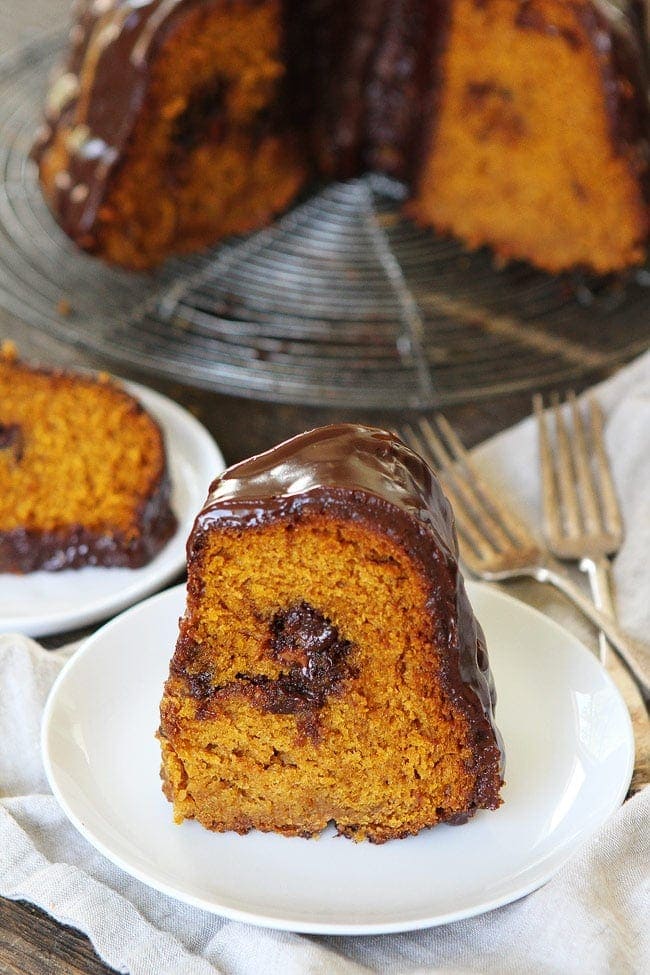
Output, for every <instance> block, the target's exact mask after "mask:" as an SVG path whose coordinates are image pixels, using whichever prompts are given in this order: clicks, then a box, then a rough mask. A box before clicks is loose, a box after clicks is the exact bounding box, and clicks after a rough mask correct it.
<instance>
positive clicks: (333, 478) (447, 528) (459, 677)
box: [188, 424, 503, 806]
mask: <svg viewBox="0 0 650 975" xmlns="http://www.w3.org/2000/svg"><path fill="white" fill-rule="evenodd" d="M313 516H326V517H327V516H330V517H332V518H335V519H341V520H348V521H352V522H355V523H358V524H361V525H363V526H364V527H366V528H367V529H368V530H369V531H371V532H375V533H377V532H378V533H383V534H385V535H386V536H388V537H389V538H391V539H393V540H394V541H395V542H396V543H397V544H398V545H400V546H401V547H403V548H404V549H405V550H406V552H407V553H408V555H409V556H410V557H411V558H412V559H413V560H414V561H415V562H416V563H417V565H418V566H419V571H420V572H421V574H422V576H423V578H424V580H425V582H426V586H427V592H428V596H427V607H428V609H429V611H430V618H431V625H432V630H433V632H432V642H433V645H434V646H435V647H436V648H437V649H438V650H439V652H440V660H441V668H442V670H441V675H440V677H441V680H442V682H443V684H444V687H445V690H446V692H447V693H448V694H449V696H450V697H451V698H452V700H453V701H454V703H455V704H456V705H457V706H458V707H459V709H460V710H462V712H463V713H465V714H466V715H467V717H468V719H469V722H470V726H471V728H472V732H473V735H474V744H475V749H476V752H477V755H478V756H479V758H478V761H477V768H478V770H479V776H478V785H477V795H476V804H477V805H478V806H481V805H485V804H488V805H489V803H490V797H491V798H492V800H494V799H495V798H496V797H495V796H494V769H495V767H497V766H498V765H499V762H500V761H501V757H500V756H502V754H503V753H502V750H501V740H500V737H499V734H498V731H497V730H496V728H495V727H494V724H493V707H494V703H495V691H494V684H493V681H492V677H491V673H490V669H489V665H488V659H487V653H486V651H485V643H484V637H483V633H482V631H481V628H480V626H479V624H478V622H477V620H476V618H475V616H474V614H473V612H472V609H471V606H470V604H469V601H468V598H467V594H466V592H465V586H464V583H463V579H462V576H461V574H460V572H459V569H458V562H457V557H458V550H457V542H456V534H455V529H454V520H453V515H452V512H451V508H450V505H449V502H448V501H447V499H446V498H445V496H444V494H443V493H442V490H441V488H440V485H439V483H438V480H437V479H436V477H435V476H434V475H433V473H432V472H431V470H430V469H429V467H428V466H427V465H426V464H425V463H424V461H423V460H422V459H421V458H420V457H419V456H418V455H417V454H415V453H413V451H411V450H410V449H409V448H408V447H406V446H405V445H404V444H403V443H402V442H401V441H400V440H399V439H397V438H396V437H395V436H393V435H392V434H390V433H387V432H385V431H382V430H378V429H375V428H371V427H364V426H357V425H353V424H340V425H334V426H328V427H321V428H319V429H316V430H312V431H310V432H308V433H305V434H302V435H300V436H298V437H294V438H293V439H292V440H288V441H286V442H285V443H283V444H280V445H279V446H278V447H275V448H274V449H273V450H270V451H267V452H266V453H264V454H260V455H257V456H256V457H253V458H251V459H250V460H246V461H243V462H242V463H240V464H236V465H235V466H234V467H231V468H229V469H228V470H227V471H225V472H224V474H222V475H221V476H220V477H219V478H217V480H216V481H215V482H214V483H213V485H212V487H211V490H210V494H209V496H208V499H207V501H206V504H205V506H204V508H203V510H202V511H201V512H200V513H199V515H198V517H197V519H196V522H195V526H194V529H193V532H192V534H191V536H190V539H189V541H188V562H189V564H190V566H191V563H192V560H193V559H194V558H195V556H196V555H198V552H199V551H200V549H201V547H202V544H203V539H204V537H205V535H206V533H210V532H211V531H213V530H223V531H228V530H242V529H244V530H245V529H251V528H252V529H255V528H257V527H261V526H264V525H267V524H272V523H275V522H278V521H285V522H289V523H294V524H299V523H300V521H301V520H302V519H309V518H310V517H313ZM488 770H491V771H488Z"/></svg>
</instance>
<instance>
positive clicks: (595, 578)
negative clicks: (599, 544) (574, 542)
mask: <svg viewBox="0 0 650 975" xmlns="http://www.w3.org/2000/svg"><path fill="white" fill-rule="evenodd" d="M580 571H581V572H585V573H586V575H587V578H588V579H589V588H590V589H591V598H592V599H593V601H594V605H595V607H596V609H599V610H601V612H603V613H606V614H607V615H608V616H611V617H612V619H613V620H615V619H616V618H617V617H616V608H615V606H614V599H613V597H612V564H611V562H610V561H609V559H608V558H607V556H606V555H601V556H600V558H597V559H590V558H584V559H582V560H581V561H580ZM598 650H599V656H600V662H601V664H602V665H603V667H607V666H608V660H609V659H610V658H611V655H612V654H611V648H610V645H609V641H608V639H607V637H606V636H605V634H604V633H603V631H602V630H599V631H598Z"/></svg>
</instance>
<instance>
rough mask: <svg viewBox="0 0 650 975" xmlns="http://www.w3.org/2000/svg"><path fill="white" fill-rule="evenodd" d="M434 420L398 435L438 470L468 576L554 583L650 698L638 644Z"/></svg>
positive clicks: (438, 418)
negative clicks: (526, 577)
mask: <svg viewBox="0 0 650 975" xmlns="http://www.w3.org/2000/svg"><path fill="white" fill-rule="evenodd" d="M435 420H436V427H435V428H434V425H433V424H432V423H431V421H430V420H428V419H427V418H426V417H422V418H420V419H419V421H418V423H417V428H416V427H415V426H413V425H410V424H404V425H403V426H402V427H401V428H400V430H399V434H400V436H401V437H402V439H403V440H404V442H405V443H407V444H409V446H411V447H413V448H414V449H415V450H416V451H417V452H418V453H420V454H421V455H422V456H423V457H424V458H425V459H426V460H429V461H430V462H431V466H432V467H434V468H437V469H438V472H439V475H440V477H441V480H442V481H443V483H444V485H445V490H446V493H447V496H448V497H449V500H450V501H451V504H452V506H453V508H454V514H455V518H456V528H457V530H458V538H459V544H460V556H461V561H462V562H463V565H464V566H466V568H467V569H468V571H469V572H470V573H471V574H472V575H474V576H476V577H477V578H480V579H485V580H487V581H490V582H503V581H505V580H507V579H514V578H517V577H522V576H528V577H531V578H533V579H537V580H538V581H539V582H548V583H550V584H551V585H553V586H555V587H556V588H557V589H559V590H560V591H561V592H562V593H564V595H565V596H567V597H568V598H569V599H570V600H571V601H572V602H573V604H574V605H575V606H576V607H577V608H578V609H579V610H580V611H581V612H582V613H583V614H584V616H586V617H587V619H589V620H590V621H591V622H592V623H593V624H594V625H595V626H596V627H597V628H598V629H600V630H602V631H603V632H604V633H605V634H606V636H607V639H608V640H609V642H610V643H611V644H612V645H613V646H614V647H615V648H616V650H617V651H618V652H619V654H620V655H621V657H622V658H623V659H624V660H625V663H626V664H627V666H628V667H629V668H630V670H631V672H632V674H633V675H634V678H635V680H636V681H637V683H638V684H639V687H640V688H641V690H642V692H643V694H644V695H645V696H646V697H647V698H650V682H649V681H648V677H647V676H646V674H645V672H644V669H643V666H642V664H641V660H642V659H643V648H642V647H641V645H640V644H637V643H636V642H635V641H634V640H633V639H631V638H629V637H628V636H627V635H626V634H625V633H623V631H622V630H621V628H620V627H619V625H618V624H617V622H616V621H615V620H614V619H612V617H611V616H609V615H606V614H605V613H603V612H601V611H600V610H599V609H597V608H596V606H595V605H594V603H593V602H592V601H591V599H589V597H588V596H586V595H585V594H584V593H583V592H582V590H581V589H580V588H579V587H578V586H577V585H576V584H575V583H574V582H573V580H572V579H571V578H570V576H569V575H568V573H567V572H566V571H565V569H564V568H563V567H562V565H561V564H560V563H559V562H558V561H557V560H556V559H555V558H554V557H553V556H552V555H551V554H550V552H548V550H547V549H546V548H545V547H543V546H542V545H540V543H539V542H538V541H537V539H536V538H535V537H534V535H533V534H532V533H531V532H530V531H529V529H528V528H527V526H526V525H525V524H524V523H523V522H522V521H521V520H520V519H519V518H517V517H516V516H515V515H513V513H512V512H511V511H510V509H509V508H508V506H507V505H506V504H504V502H503V501H501V499H500V498H498V497H497V495H496V493H495V492H494V490H493V489H492V488H491V487H489V485H488V484H487V483H486V481H485V479H484V478H483V476H482V475H481V473H480V471H479V470H478V468H477V465H476V464H475V462H474V460H473V458H472V457H471V456H470V455H469V453H468V452H467V451H466V450H465V448H464V447H463V445H462V443H461V441H460V439H459V438H458V436H457V434H456V433H455V431H454V430H453V428H452V427H451V425H450V424H449V423H448V421H447V420H446V419H445V417H444V416H442V415H440V414H437V415H436V418H435Z"/></svg>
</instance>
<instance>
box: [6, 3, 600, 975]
mask: <svg viewBox="0 0 650 975" xmlns="http://www.w3.org/2000/svg"><path fill="white" fill-rule="evenodd" d="M68 8H69V0H3V3H2V5H1V6H0V53H2V52H3V51H4V50H8V49H10V48H12V47H14V46H16V45H17V44H20V43H23V42H25V41H27V40H30V39H31V38H33V37H35V36H36V35H37V34H38V33H39V32H40V31H42V30H45V29H47V28H51V26H52V24H53V23H56V22H63V20H64V18H66V17H67V15H68ZM2 338H11V339H13V340H14V341H15V342H16V343H17V344H18V346H19V349H20V352H21V354H23V355H24V356H25V358H30V357H31V358H35V359H38V360H40V361H43V362H48V363H52V364H66V365H70V366H77V365H78V366H92V367H101V366H105V365H106V364H105V363H102V362H101V361H98V360H93V359H92V358H91V357H90V355H88V354H86V353H83V352H80V351H79V350H75V349H72V348H69V347H66V346H65V345H63V344H61V343H59V342H56V341H54V340H52V339H51V338H48V337H46V336H44V335H42V334H39V333H38V332H35V331H34V330H33V329H31V328H28V327H27V326H25V325H24V324H22V323H21V322H20V321H18V320H16V319H14V318H11V317H10V316H8V315H7V314H6V313H4V312H3V311H2V310H1V309H0V340H1V339H2ZM120 372H121V373H122V374H123V375H124V374H126V375H127V377H128V378H131V379H134V380H138V381H140V382H145V383H147V384H148V385H150V386H153V387H154V388H156V389H158V390H160V391H161V392H163V393H165V394H166V395H168V396H171V397H172V398H173V399H175V400H177V401H178V402H179V403H181V404H182V405H183V406H185V407H187V408H189V409H190V410H191V411H192V412H193V413H194V414H195V415H196V416H197V417H198V418H199V419H200V420H201V421H202V422H203V423H204V424H205V426H206V427H207V428H208V429H209V430H210V431H211V432H212V434H213V435H214V436H215V438H216V440H217V441H218V443H219V444H220V446H221V448H222V450H223V453H224V456H225V457H226V460H227V462H229V463H232V462H234V461H236V460H240V459H241V458H243V457H245V456H247V455H249V454H251V453H254V452H257V451H259V450H263V449H266V448H267V447H270V446H272V445H273V444H274V443H276V442H277V441H278V440H280V439H283V438H285V437H287V436H290V435H292V434H294V433H298V432H300V431H301V430H304V429H306V428H309V427H312V426H317V425H319V424H321V423H329V422H336V421H338V420H355V421H362V422H363V421H366V422H370V423H373V424H376V425H385V424H391V423H394V422H395V420H396V417H395V414H393V413H391V414H382V413H381V412H376V411H374V412H365V413H364V412H361V411H349V410H347V411H346V410H336V411H332V410H329V409H327V410H326V409H316V408H305V407H300V406H274V405H271V404H268V403H255V402H252V401H244V400H238V399H233V398H231V397H226V396H220V395H217V394H214V393H206V392H203V391H199V390H196V389H192V388H191V387H188V386H182V385H175V384H172V383H169V382H167V381H163V380H159V379H157V378H156V377H152V376H151V375H150V374H146V375H145V374H137V373H136V372H134V371H131V370H120ZM594 378H604V377H594V376H592V377H591V381H593V379H594ZM577 385H578V386H579V384H577ZM445 412H446V414H447V416H448V417H449V419H450V420H451V421H452V422H453V423H454V424H455V425H456V427H457V428H458V430H459V431H460V433H461V434H462V436H463V437H464V439H465V442H466V443H467V444H468V445H473V444H476V443H478V442H480V441H481V440H483V439H485V438H486V437H488V436H490V435H492V434H494V433H496V432H498V431H499V430H502V429H504V428H506V427H507V426H509V425H511V424H512V423H514V422H515V421H517V420H519V419H521V418H522V417H524V416H526V415H528V413H529V412H530V396H529V395H528V394H527V393H523V394H517V395H510V396H503V397H500V398H495V399H493V400H489V401H487V402H482V403H472V404H468V405H459V406H455V407H453V408H448V409H446V411H445ZM75 635H76V634H75ZM71 638H72V636H71V635H64V636H63V637H59V638H57V639H56V640H52V641H50V642H49V644H48V645H50V646H53V645H55V644H60V643H63V642H67V641H68V640H69V639H71ZM45 642H46V643H47V641H45ZM1 789H2V784H1V783H0V794H1ZM109 971H111V969H109V968H107V967H106V966H105V965H104V964H103V963H102V962H101V961H100V960H99V958H98V957H97V956H96V954H95V953H94V951H93V949H92V946H91V945H90V943H89V942H88V940H87V939H86V938H85V937H84V936H83V935H81V934H79V933H78V932H76V931H74V930H72V929H71V928H66V927H64V926H62V925H60V924H58V923H57V922H55V921H53V920H52V919H51V918H50V917H48V916H47V915H45V914H43V913H42V912H41V911H39V910H38V909H36V908H35V907H33V906H32V905H29V904H24V903H22V902H12V901H8V900H3V899H1V898H0V975H5V973H7V975H9V973H12V975H13V973H29V975H36V973H48V975H56V973H66V975H74V973H86V975H95V973H106V972H109Z"/></svg>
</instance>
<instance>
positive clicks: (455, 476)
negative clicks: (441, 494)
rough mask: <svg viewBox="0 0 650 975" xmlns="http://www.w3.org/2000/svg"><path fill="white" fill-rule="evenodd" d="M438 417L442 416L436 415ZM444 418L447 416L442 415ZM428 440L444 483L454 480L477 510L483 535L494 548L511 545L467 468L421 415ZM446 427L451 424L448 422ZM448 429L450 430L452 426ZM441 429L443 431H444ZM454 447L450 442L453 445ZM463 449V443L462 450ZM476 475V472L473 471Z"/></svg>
mask: <svg viewBox="0 0 650 975" xmlns="http://www.w3.org/2000/svg"><path fill="white" fill-rule="evenodd" d="M436 419H437V420H438V419H439V416H438V417H436ZM443 419H444V418H443ZM418 426H419V427H420V430H421V433H422V436H423V438H424V441H425V443H426V444H427V445H428V447H429V448H430V450H431V452H432V453H433V455H434V457H435V458H436V459H437V461H438V463H439V464H440V467H441V468H444V474H445V484H449V482H450V481H451V482H452V483H453V485H454V487H455V488H456V491H457V493H458V494H460V495H461V496H462V498H463V500H464V502H465V507H466V508H470V509H471V510H472V511H473V512H474V513H475V517H474V518H473V521H474V523H475V524H476V526H477V527H478V528H479V530H480V531H481V533H482V534H483V535H484V536H487V538H488V539H489V541H490V542H491V543H492V545H493V548H497V549H500V550H503V549H506V548H508V547H509V546H510V545H511V544H512V542H511V540H510V539H509V538H508V536H507V534H506V533H505V532H504V530H503V528H502V526H501V525H500V524H499V523H498V522H497V521H496V519H495V518H494V517H493V515H492V513H491V511H490V510H489V508H488V507H487V505H486V504H485V502H484V499H483V498H482V497H481V495H480V494H479V493H478V491H477V490H476V484H475V483H473V479H470V478H468V476H467V474H466V473H465V471H463V469H462V467H461V466H460V465H459V464H455V463H454V457H453V455H452V454H451V453H450V452H449V450H448V449H447V446H446V445H445V444H444V443H443V441H442V440H441V438H440V437H439V436H438V434H437V433H436V431H435V430H434V429H433V426H432V424H431V422H430V421H429V420H428V419H427V418H426V417H421V418H420V420H419V421H418ZM447 426H449V425H448V424H447ZM449 429H451V428H450V427H449ZM441 432H443V431H442V430H441ZM450 446H451V445H450ZM462 450H463V448H462V446H461V451H462ZM470 473H471V474H472V475H473V472H472V471H471V470H470ZM476 516H478V520H477V518H476Z"/></svg>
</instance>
